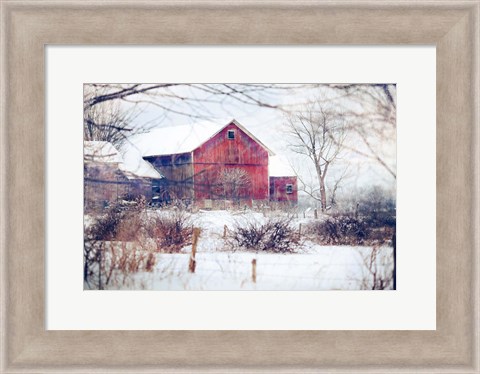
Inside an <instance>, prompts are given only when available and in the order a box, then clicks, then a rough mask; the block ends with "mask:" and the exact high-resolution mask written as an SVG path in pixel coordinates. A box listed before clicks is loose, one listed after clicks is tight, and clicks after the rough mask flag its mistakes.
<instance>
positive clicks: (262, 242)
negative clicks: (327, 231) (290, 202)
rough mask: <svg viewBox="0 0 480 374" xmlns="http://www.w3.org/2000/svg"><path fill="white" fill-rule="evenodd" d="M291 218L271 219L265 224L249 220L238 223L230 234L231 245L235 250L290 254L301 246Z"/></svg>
mask: <svg viewBox="0 0 480 374" xmlns="http://www.w3.org/2000/svg"><path fill="white" fill-rule="evenodd" d="M291 221H292V219H291V218H290V217H271V218H267V219H266V221H265V223H261V222H258V221H256V220H248V221H246V222H244V223H242V224H240V223H238V222H237V224H236V226H235V227H234V229H233V230H232V231H231V232H230V238H229V241H230V244H231V245H232V246H233V247H234V248H238V249H240V248H241V249H247V250H256V251H266V252H276V253H289V252H294V251H295V250H296V249H297V248H298V246H299V245H300V236H299V234H298V231H297V230H296V229H294V228H293V227H292V225H291Z"/></svg>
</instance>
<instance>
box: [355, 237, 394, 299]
mask: <svg viewBox="0 0 480 374" xmlns="http://www.w3.org/2000/svg"><path fill="white" fill-rule="evenodd" d="M359 254H360V256H361V258H362V272H363V275H362V279H360V288H361V289H362V290H385V289H391V288H392V285H393V255H392V253H391V252H390V248H388V247H379V246H374V247H372V248H370V249H369V250H367V251H366V252H365V251H364V250H362V251H360V250H359Z"/></svg>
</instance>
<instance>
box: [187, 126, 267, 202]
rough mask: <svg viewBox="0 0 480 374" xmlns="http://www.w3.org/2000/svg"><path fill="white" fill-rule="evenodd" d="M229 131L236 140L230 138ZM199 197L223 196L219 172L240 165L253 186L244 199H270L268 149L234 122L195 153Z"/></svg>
mask: <svg viewBox="0 0 480 374" xmlns="http://www.w3.org/2000/svg"><path fill="white" fill-rule="evenodd" d="M229 130H234V131H235V139H228V138H227V134H228V131H229ZM193 160H194V185H195V199H196V200H197V201H201V200H204V199H212V200H216V199H220V198H222V196H221V195H222V193H221V191H219V187H218V175H219V173H220V172H221V171H222V170H224V169H234V168H239V169H242V170H244V171H246V172H247V174H248V176H249V179H250V186H249V188H248V189H247V190H246V191H242V193H241V198H242V200H245V201H246V202H248V203H249V205H250V204H251V200H265V201H268V197H269V191H268V188H269V187H268V152H267V150H266V149H265V148H263V147H262V146H261V145H259V144H258V143H257V142H256V141H255V140H253V139H252V138H251V137H250V136H249V135H247V134H246V133H245V132H243V131H242V130H241V129H240V128H239V127H237V126H236V125H235V124H233V123H232V124H230V125H228V126H226V127H225V128H223V129H222V131H220V132H219V133H218V134H217V135H215V136H214V137H213V138H211V139H209V140H208V141H207V142H205V143H204V144H202V145H201V146H200V147H198V148H197V149H195V150H194V152H193Z"/></svg>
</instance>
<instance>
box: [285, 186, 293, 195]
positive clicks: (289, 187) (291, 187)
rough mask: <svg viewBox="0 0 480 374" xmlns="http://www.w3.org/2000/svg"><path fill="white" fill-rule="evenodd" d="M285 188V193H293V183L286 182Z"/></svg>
mask: <svg viewBox="0 0 480 374" xmlns="http://www.w3.org/2000/svg"><path fill="white" fill-rule="evenodd" d="M286 190H287V193H293V184H287V186H286Z"/></svg>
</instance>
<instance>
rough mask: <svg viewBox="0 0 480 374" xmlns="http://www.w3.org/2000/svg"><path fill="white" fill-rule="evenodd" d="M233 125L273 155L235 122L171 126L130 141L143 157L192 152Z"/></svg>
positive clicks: (222, 121)
mask: <svg viewBox="0 0 480 374" xmlns="http://www.w3.org/2000/svg"><path fill="white" fill-rule="evenodd" d="M231 123H234V124H235V125H236V126H237V127H239V128H240V129H241V130H243V131H244V132H245V133H246V134H247V135H248V136H250V137H251V138H252V139H253V140H255V141H256V142H257V143H258V144H260V145H261V146H262V147H263V148H265V150H267V152H268V153H269V154H270V155H273V154H274V153H273V152H272V151H271V150H270V149H269V148H268V147H267V146H266V145H265V144H263V143H262V142H261V141H260V140H259V139H258V138H256V137H255V136H254V135H253V134H252V133H251V132H250V131H248V130H247V129H246V128H245V127H244V126H243V125H241V124H240V123H238V122H237V121H236V120H230V121H225V120H214V121H204V122H197V123H192V124H187V125H172V126H168V127H162V128H158V129H155V130H152V131H150V132H149V133H146V134H141V135H137V136H135V137H133V138H132V139H131V141H132V143H133V144H134V145H135V146H136V147H137V148H138V149H140V150H141V152H142V155H143V156H159V155H170V154H179V153H187V152H192V151H193V150H195V149H196V148H198V147H200V146H201V145H202V144H203V143H205V142H206V141H207V140H209V139H210V138H212V137H213V136H215V135H216V134H218V133H219V132H220V131H221V130H222V129H223V128H224V127H226V126H228V125H229V124H231Z"/></svg>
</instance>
